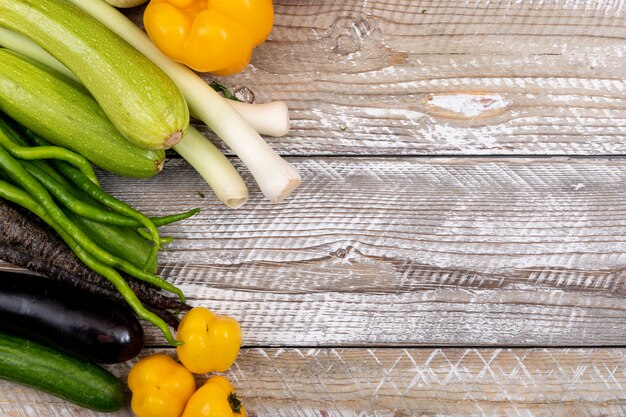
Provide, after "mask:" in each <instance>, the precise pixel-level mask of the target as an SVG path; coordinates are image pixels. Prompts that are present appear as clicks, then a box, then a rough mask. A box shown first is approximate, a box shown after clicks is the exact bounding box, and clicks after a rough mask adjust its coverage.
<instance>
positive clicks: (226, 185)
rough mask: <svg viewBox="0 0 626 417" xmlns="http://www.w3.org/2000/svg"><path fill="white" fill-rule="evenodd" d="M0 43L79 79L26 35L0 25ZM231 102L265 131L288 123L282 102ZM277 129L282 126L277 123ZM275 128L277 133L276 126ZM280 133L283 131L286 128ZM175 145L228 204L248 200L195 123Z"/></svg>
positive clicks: (230, 167) (235, 175)
mask: <svg viewBox="0 0 626 417" xmlns="http://www.w3.org/2000/svg"><path fill="white" fill-rule="evenodd" d="M0 45H2V46H4V47H7V48H9V49H11V50H13V51H15V52H18V53H20V54H22V55H24V56H26V57H28V58H30V59H33V60H35V61H37V62H38V63H40V64H42V65H45V66H46V67H49V68H51V69H54V70H55V71H57V72H59V73H61V74H63V75H64V76H66V77H69V78H71V79H74V80H76V81H78V79H76V78H75V76H74V74H73V73H72V72H71V71H70V70H68V69H67V68H66V67H65V66H64V65H63V64H61V63H60V62H59V61H58V60H57V59H56V58H54V57H53V56H52V55H50V54H49V53H47V52H46V51H45V50H44V49H42V48H41V47H40V46H39V45H37V44H36V43H34V42H32V41H31V40H30V39H28V38H26V37H24V36H23V35H20V34H18V33H15V32H12V31H10V30H7V29H3V28H2V27H0ZM224 101H227V100H224ZM228 102H229V103H230V104H231V105H233V106H234V105H238V106H239V107H240V109H238V110H237V111H238V112H240V113H241V114H246V115H248V116H250V118H251V120H254V121H256V122H257V125H258V126H259V127H260V128H262V129H264V128H265V130H264V131H265V132H269V131H270V130H273V129H276V128H277V126H278V125H282V126H285V125H286V126H288V119H289V117H288V112H287V107H286V105H285V104H284V103H282V102H273V103H265V104H259V105H253V104H247V103H239V102H235V101H230V100H228ZM277 119H280V120H283V122H282V123H280V122H279V123H276V120H277ZM278 129H279V130H280V129H282V128H281V127H280V126H278ZM273 131H274V133H276V131H275V130H273ZM279 133H280V134H281V135H283V134H285V133H286V131H285V132H279ZM173 149H174V150H175V151H176V152H177V153H178V154H179V155H180V156H182V157H183V158H184V159H185V160H186V161H187V162H189V164H190V165H191V166H193V167H194V168H195V169H196V171H198V173H199V174H200V175H201V176H202V177H203V178H204V179H205V180H206V182H207V184H208V185H209V186H210V187H211V189H213V191H214V192H215V195H217V197H218V198H219V199H220V201H222V202H223V203H224V204H226V205H227V206H228V207H230V208H239V207H241V206H242V205H243V204H244V203H245V202H246V201H247V199H248V189H247V187H246V184H245V183H244V181H243V179H242V178H241V175H239V173H238V172H237V170H236V169H235V168H234V167H233V165H232V164H231V163H230V161H229V160H228V158H226V157H225V156H224V154H222V153H221V152H220V150H219V149H217V147H216V146H215V145H213V143H211V141H209V140H208V139H207V138H206V137H204V136H203V135H202V134H201V133H200V132H198V131H197V130H196V129H194V128H193V127H192V126H190V127H189V129H188V130H187V133H186V134H185V136H184V137H183V140H181V141H180V142H179V143H178V144H176V145H175V146H174V147H173Z"/></svg>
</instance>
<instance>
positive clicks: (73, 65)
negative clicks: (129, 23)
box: [0, 0, 189, 149]
mask: <svg viewBox="0 0 626 417" xmlns="http://www.w3.org/2000/svg"><path fill="white" fill-rule="evenodd" d="M0 25H1V26H5V27H7V28H9V29H12V30H15V31H17V32H20V33H22V34H24V35H26V36H28V37H29V38H31V39H32V40H34V41H35V42H36V43H38V44H39V45H41V46H43V47H44V48H45V49H46V50H47V51H48V52H50V53H51V54H52V55H53V56H54V57H56V58H57V59H58V60H59V61H61V62H62V63H63V64H64V65H65V66H66V67H68V68H69V69H70V70H71V71H72V72H73V73H74V74H76V76H77V77H78V79H79V80H80V81H81V82H82V83H83V84H84V85H85V87H86V88H87V90H89V92H90V93H91V94H92V95H93V97H94V98H95V99H96V101H97V102H98V103H99V104H100V106H101V107H102V109H103V110H104V112H105V113H106V115H107V116H108V117H109V119H110V120H111V121H112V122H113V125H115V127H116V128H117V129H118V130H119V131H120V132H121V133H122V135H123V136H124V137H126V138H127V139H128V140H129V141H131V142H132V143H134V144H136V145H137V146H140V147H142V148H146V149H166V148H170V147H172V146H173V145H175V144H176V143H178V142H179V141H180V140H181V139H182V137H183V134H184V133H185V132H186V130H187V127H188V125H189V109H188V108H187V104H186V103H185V99H184V98H183V96H182V95H181V93H180V92H179V91H178V88H177V87H176V85H175V84H174V83H173V82H172V81H171V80H170V79H169V78H168V76H167V75H166V74H165V73H164V72H163V71H162V70H160V69H159V68H158V67H157V66H156V65H154V64H153V63H152V62H151V61H150V60H149V59H147V58H146V57H145V56H143V55H142V54H141V53H139V52H137V50H135V49H134V48H133V47H132V46H130V45H129V44H128V43H126V42H125V41H123V40H122V39H121V38H120V37H119V36H117V35H116V34H115V33H114V32H113V31H111V30H110V29H108V28H107V27H106V26H104V25H103V24H101V23H100V22H98V21H97V20H96V19H93V18H92V17H91V16H89V15H88V14H87V13H85V12H83V11H82V10H81V9H80V8H78V7H76V6H74V5H72V4H71V3H70V2H67V1H64V0H0Z"/></svg>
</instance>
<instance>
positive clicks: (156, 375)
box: [128, 354, 196, 417]
mask: <svg viewBox="0 0 626 417" xmlns="http://www.w3.org/2000/svg"><path fill="white" fill-rule="evenodd" d="M128 387H129V388H130V390H131V392H132V393H133V396H132V399H131V408H132V410H133V412H134V413H135V414H136V415H137V417H180V415H181V414H182V413H183V410H184V409H185V405H186V404H187V401H188V400H189V398H191V396H192V395H193V393H194V391H195V390H196V381H195V379H194V377H193V375H192V374H191V372H189V371H188V370H187V369H186V368H185V367H184V366H182V365H181V364H179V363H178V362H176V361H175V360H174V359H172V358H171V357H169V356H167V355H163V354H156V355H152V356H148V357H146V358H144V359H141V360H140V361H139V362H137V363H136V364H135V365H134V366H133V367H132V369H131V370H130V372H129V374H128Z"/></svg>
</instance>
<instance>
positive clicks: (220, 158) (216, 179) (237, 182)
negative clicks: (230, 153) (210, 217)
mask: <svg viewBox="0 0 626 417" xmlns="http://www.w3.org/2000/svg"><path fill="white" fill-rule="evenodd" d="M174 150H175V151H176V152H177V153H178V154H179V155H180V156H182V157H183V158H184V159H185V160H186V161H187V162H188V163H189V165H191V166H192V167H194V168H195V169H196V171H198V173H199V174H200V175H201V176H202V178H204V180H205V181H206V182H207V184H209V186H210V187H211V188H212V189H213V192H215V195H216V196H217V198H219V199H220V201H221V202H222V203H224V204H226V205H227V206H228V207H230V208H239V207H241V206H243V205H244V203H245V202H246V201H247V200H248V188H247V187H246V184H245V183H244V181H243V179H242V178H241V175H239V173H238V172H237V170H236V169H235V168H234V167H233V165H232V164H231V163H230V161H229V160H228V158H226V157H225V156H224V154H223V153H222V152H220V150H219V149H217V147H216V146H215V145H213V144H212V143H211V142H210V141H209V140H208V139H207V138H206V137H204V135H203V134H202V133H200V132H198V130H196V129H195V128H194V127H193V126H189V128H188V130H187V133H186V134H185V136H183V139H182V140H181V141H180V142H178V143H177V144H176V146H174Z"/></svg>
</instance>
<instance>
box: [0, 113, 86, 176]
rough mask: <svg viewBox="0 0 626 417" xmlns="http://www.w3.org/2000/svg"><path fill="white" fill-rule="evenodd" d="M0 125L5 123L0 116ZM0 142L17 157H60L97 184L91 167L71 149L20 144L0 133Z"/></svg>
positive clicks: (28, 158)
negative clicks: (33, 146)
mask: <svg viewBox="0 0 626 417" xmlns="http://www.w3.org/2000/svg"><path fill="white" fill-rule="evenodd" d="M0 125H6V123H5V122H4V120H2V119H1V118H0ZM0 144H1V145H2V146H4V148H5V149H6V150H7V151H9V153H10V154H11V155H13V156H14V157H16V158H19V159H26V160H37V159H60V160H62V161H66V162H69V163H71V164H73V165H74V166H76V167H77V168H78V169H80V170H81V172H82V173H83V174H84V175H85V176H86V177H87V178H89V180H90V181H91V182H93V183H94V184H98V179H97V178H96V174H95V172H94V171H93V168H92V167H91V165H90V164H89V161H87V160H86V159H85V158H84V157H83V156H82V155H78V154H77V153H74V152H72V151H68V150H67V149H65V148H61V147H59V146H39V147H37V148H31V147H29V146H20V145H18V144H16V143H14V142H12V141H11V140H10V139H9V138H8V137H6V136H4V135H0Z"/></svg>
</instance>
